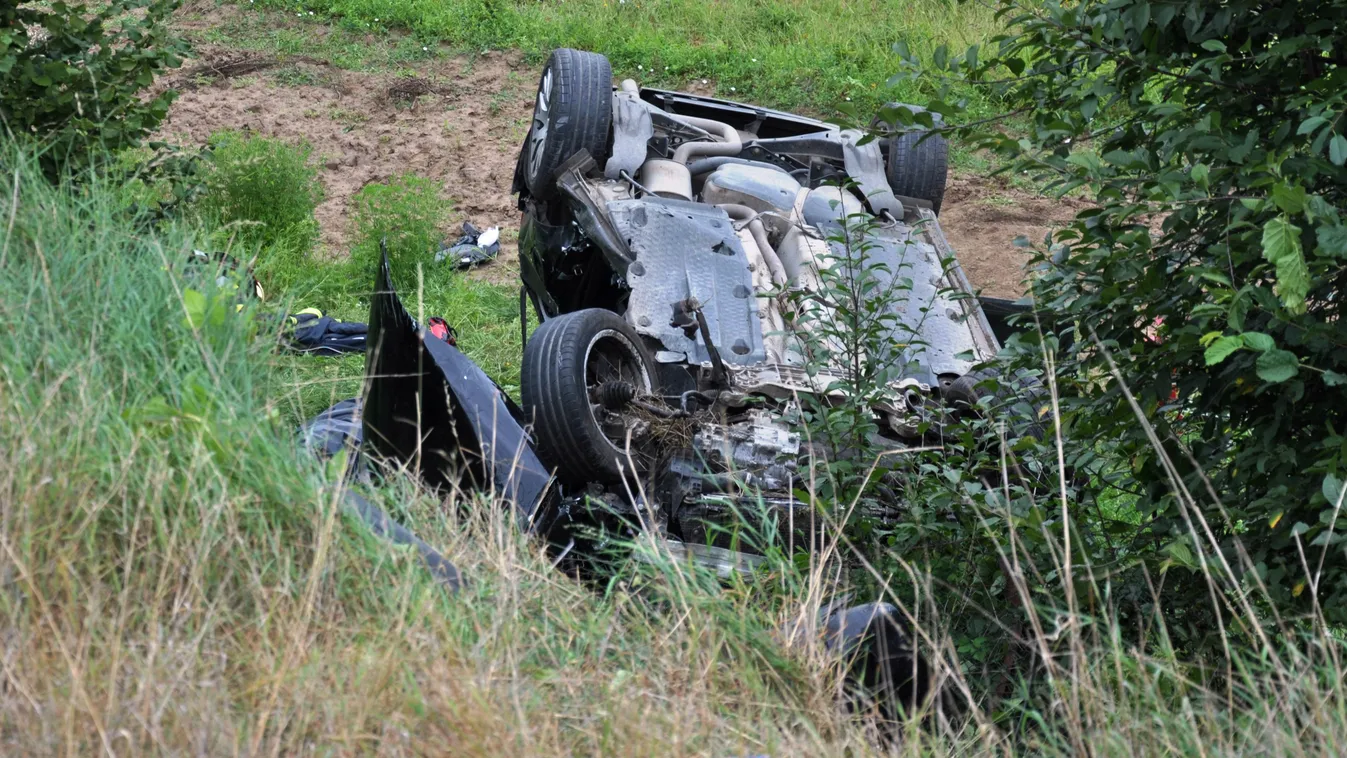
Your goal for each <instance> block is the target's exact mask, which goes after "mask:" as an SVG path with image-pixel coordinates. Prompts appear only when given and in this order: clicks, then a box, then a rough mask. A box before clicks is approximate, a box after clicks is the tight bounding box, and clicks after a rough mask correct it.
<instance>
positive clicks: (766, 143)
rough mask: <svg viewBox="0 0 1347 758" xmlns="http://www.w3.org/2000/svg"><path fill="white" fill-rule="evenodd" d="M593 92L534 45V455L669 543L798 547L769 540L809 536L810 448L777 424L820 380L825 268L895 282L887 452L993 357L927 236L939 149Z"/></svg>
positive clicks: (888, 343)
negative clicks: (763, 541)
mask: <svg viewBox="0 0 1347 758" xmlns="http://www.w3.org/2000/svg"><path fill="white" fill-rule="evenodd" d="M611 81H612V73H611V69H610V67H609V63H608V61H607V60H606V59H605V58H604V57H603V56H601V55H596V54H593V53H586V52H580V51H576V50H566V49H563V50H557V51H555V52H554V53H553V54H552V56H551V58H550V59H549V61H548V63H547V66H546V68H545V69H544V71H543V74H542V77H541V81H540V84H539V88H538V95H537V101H536V104H535V108H534V114H533V121H532V125H531V127H530V131H529V134H528V137H527V138H526V140H525V144H524V145H523V147H522V149H521V151H520V155H519V160H518V163H517V167H516V172H515V179H514V187H513V189H514V191H515V192H517V193H518V194H519V198H520V208H521V210H522V211H523V220H522V224H521V228H520V240H519V247H520V250H519V257H520V275H521V280H522V285H523V286H522V291H521V308H522V301H523V300H527V301H528V302H529V303H531V305H532V307H533V309H534V311H535V313H536V316H537V318H538V319H539V321H540V322H541V325H540V326H539V327H538V329H537V330H536V331H535V332H534V333H533V334H532V335H531V336H530V337H529V338H528V339H527V343H526V347H525V351H524V357H523V368H522V387H521V390H522V400H523V403H522V409H523V412H524V417H525V419H526V420H527V421H528V423H529V424H530V425H531V429H532V439H533V441H534V442H535V444H536V451H537V453H538V455H539V457H540V459H541V460H542V461H543V463H544V464H545V465H546V466H547V467H548V468H549V469H550V470H551V471H553V472H554V473H555V475H556V479H557V482H558V484H559V487H560V488H561V491H562V492H563V493H566V495H567V496H570V497H579V496H582V495H583V496H584V497H586V498H587V499H588V500H589V501H591V502H593V501H597V500H601V501H604V502H605V503H606V504H607V507H608V508H610V509H611V510H613V511H616V512H622V511H623V510H626V511H628V512H630V513H631V515H632V516H633V518H640V517H642V514H640V513H637V512H636V511H637V510H638V509H639V510H643V511H648V512H653V513H654V514H656V516H655V522H656V523H655V524H653V525H652V524H648V523H646V522H648V520H649V519H648V518H647V519H645V520H644V521H642V523H646V526H647V528H649V527H651V526H653V527H654V528H658V529H660V530H662V531H664V533H665V534H666V536H667V537H668V538H669V539H670V540H672V541H674V542H676V543H679V544H681V545H682V546H683V549H688V550H692V551H700V552H703V553H705V552H707V548H708V547H714V546H717V545H719V546H720V547H724V546H725V545H726V544H728V543H730V542H734V544H736V545H737V544H740V542H739V541H738V540H734V539H731V538H730V536H729V535H730V534H731V533H732V530H733V526H734V525H735V524H739V523H742V521H743V519H744V515H745V514H749V513H753V514H759V515H758V518H759V520H760V521H762V522H764V523H760V524H753V525H750V526H751V527H752V531H755V532H756V533H758V534H759V535H768V538H770V539H775V538H777V537H780V538H782V539H783V540H786V541H789V542H791V543H792V544H795V545H808V544H812V542H813V541H814V539H815V535H811V534H807V533H803V532H802V531H801V529H800V528H799V527H792V528H791V530H790V531H789V532H788V533H781V532H780V530H779V529H778V528H777V526H776V525H781V524H794V525H799V524H807V523H812V520H811V519H808V518H805V517H800V518H796V517H795V516H796V515H797V514H795V513H792V511H797V510H798V509H800V508H805V507H807V506H806V505H805V504H802V503H801V502H800V501H799V500H798V499H797V498H795V497H793V495H792V492H793V491H794V490H796V489H798V481H797V477H798V474H799V472H800V470H801V466H800V463H801V461H802V460H803V459H804V458H805V457H807V456H811V455H824V456H827V455H830V454H832V451H827V450H821V449H819V448H818V446H817V445H815V444H812V443H811V441H809V440H804V439H802V438H801V435H800V434H799V433H798V432H797V431H796V429H794V428H793V427H792V425H791V424H790V423H789V421H788V419H789V418H791V416H792V410H793V406H795V404H796V403H798V402H799V399H800V398H801V397H802V396H818V395H819V394H821V393H825V392H827V391H829V388H830V387H832V386H833V385H834V382H833V379H835V378H837V376H838V375H839V374H840V372H842V371H843V367H835V366H829V365H827V364H826V362H825V363H824V365H819V362H818V359H817V357H816V356H810V355H808V353H809V351H808V350H807V349H806V348H805V346H806V343H808V342H809V340H808V339H807V337H808V335H807V334H805V332H807V331H808V330H809V329H811V328H813V326H814V325H815V324H817V323H818V321H819V319H820V318H828V317H829V314H820V313H819V312H818V311H817V309H816V308H814V307H813V306H810V305H809V304H808V302H809V296H810V295H811V293H813V292H815V291H817V290H819V289H820V288H821V287H822V286H823V284H822V283H823V281H824V279H825V278H826V276H825V273H824V272H825V271H826V270H827V269H829V268H830V267H837V266H849V265H862V266H865V267H866V268H867V269H868V270H869V272H870V273H869V275H870V276H871V278H872V279H874V280H875V282H876V285H877V289H879V290H887V289H889V288H890V285H892V284H894V280H895V279H901V280H902V283H903V288H902V289H903V296H902V297H901V298H896V299H894V301H893V302H891V303H888V304H886V305H885V307H887V308H889V309H891V310H892V314H891V318H890V319H889V321H888V322H887V323H889V324H890V327H889V328H890V330H891V332H892V333H891V335H889V337H888V339H885V340H883V343H884V344H883V346H882V347H881V348H880V349H881V350H883V351H886V352H885V354H884V355H881V356H878V357H879V358H881V359H883V360H886V361H891V362H892V363H893V364H894V365H895V366H902V367H903V371H902V375H901V376H900V377H899V378H897V379H896V380H894V381H893V382H892V384H891V390H892V391H891V392H890V393H888V397H886V398H885V400H884V401H883V402H881V403H877V404H876V406H875V408H874V412H875V414H876V416H877V418H879V419H880V420H881V421H882V423H881V424H880V427H881V429H882V430H883V434H884V436H885V438H886V443H889V444H891V445H892V446H895V447H901V446H904V445H911V444H914V443H919V442H920V441H921V437H922V435H923V434H925V433H927V432H928V431H929V428H930V423H929V419H930V418H931V410H930V409H931V407H932V405H933V404H940V403H956V402H957V403H965V404H967V403H971V402H973V401H975V399H976V395H977V392H978V389H977V386H976V384H977V381H978V379H979V378H980V374H977V373H975V372H974V368H975V367H976V366H978V365H980V364H983V363H985V362H987V361H989V360H990V359H992V358H993V357H994V356H995V355H996V353H997V351H998V350H999V343H998V341H997V336H996V334H995V333H994V332H993V330H992V327H991V324H990V323H989V322H988V320H987V317H986V315H985V314H984V313H983V311H982V309H981V308H980V307H979V302H978V300H977V299H976V298H975V297H974V293H973V291H972V288H971V286H970V285H969V283H968V281H967V280H966V278H965V277H964V275H963V273H962V271H961V269H960V268H959V266H958V263H957V261H956V260H955V259H954V257H953V253H952V251H951V250H950V247H949V245H948V243H947V242H946V240H945V238H944V236H943V234H942V232H941V229H940V225H939V222H938V218H937V214H938V211H939V208H940V205H941V201H942V199H943V194H944V187H945V176H946V145H945V142H944V140H943V139H942V138H941V137H940V136H939V135H938V134H930V135H925V134H923V133H921V132H918V131H908V132H903V133H899V134H897V135H895V136H891V137H888V138H886V139H878V140H876V139H867V138H866V135H865V134H864V133H862V132H860V131H856V130H844V129H841V128H838V127H836V126H833V125H830V124H827V123H824V122H821V121H816V120H813V119H809V118H805V117H801V116H797V115H792V114H788V113H782V112H778V111H773V110H768V109H764V108H759V107H756V106H752V105H744V104H741V103H734V102H728V101H724V100H715V99H710V98H704V97H699V96H694V95H688V94H682V93H676V92H668V91H664V90H657V89H650V88H644V89H643V88H640V87H638V86H637V85H636V83H635V82H632V81H630V80H628V81H624V82H622V84H621V86H620V87H618V88H617V89H616V90H614V89H613V88H612V86H611ZM858 225H863V226H864V230H863V231H864V235H865V241H864V245H863V247H864V250H865V254H864V257H863V259H857V258H856V257H855V249H856V248H857V247H860V245H857V244H855V237H856V235H857V231H856V228H857V226H858ZM801 295H803V297H801ZM802 303H803V304H804V305H803V306H802ZM923 420H926V421H928V423H926V424H923V423H921V422H922V421H923Z"/></svg>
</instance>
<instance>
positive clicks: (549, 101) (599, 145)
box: [524, 47, 613, 197]
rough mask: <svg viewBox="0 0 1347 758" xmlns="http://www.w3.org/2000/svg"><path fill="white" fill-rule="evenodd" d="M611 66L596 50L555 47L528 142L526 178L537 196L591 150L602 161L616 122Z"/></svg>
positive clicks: (543, 194) (547, 191)
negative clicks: (564, 168) (572, 161)
mask: <svg viewBox="0 0 1347 758" xmlns="http://www.w3.org/2000/svg"><path fill="white" fill-rule="evenodd" d="M612 111H613V68H612V66H611V65H609V63H608V59H607V58H605V57H604V56H602V55H599V54H597V53H586V52H582V51H580V50H572V49H570V48H564V47H563V48H560V49H558V50H554V51H552V56H551V57H550V58H548V59H547V65H546V66H545V67H544V68H543V75H542V79H541V80H540V81H539V82H538V96H537V98H536V99H535V100H534V103H533V122H532V124H531V125H530V126H529V133H528V137H527V138H526V140H525V142H524V182H525V183H526V184H527V185H528V188H529V192H531V193H532V194H533V195H534V196H535V197H546V196H547V195H548V194H550V193H551V191H552V183H553V181H554V180H555V179H556V171H557V169H558V168H559V167H560V166H561V164H563V163H565V162H566V161H567V160H569V159H570V158H571V157H572V156H574V155H575V154H576V153H578V152H580V151H581V150H588V151H589V154H590V155H592V156H593V157H594V160H596V161H598V162H599V164H600V165H603V162H604V160H605V159H606V158H607V152H608V132H609V130H610V128H611V126H612V120H613V112H612Z"/></svg>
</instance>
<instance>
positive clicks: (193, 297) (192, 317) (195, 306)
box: [182, 289, 206, 329]
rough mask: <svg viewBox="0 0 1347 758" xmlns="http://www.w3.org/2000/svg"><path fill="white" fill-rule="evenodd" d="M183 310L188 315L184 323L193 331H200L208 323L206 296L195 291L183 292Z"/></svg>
mask: <svg viewBox="0 0 1347 758" xmlns="http://www.w3.org/2000/svg"><path fill="white" fill-rule="evenodd" d="M182 309H183V311H185V312H186V313H187V318H186V319H184V321H185V322H186V323H187V326H189V327H191V328H192V329H200V328H201V327H202V326H204V325H205V323H206V296H205V295H203V294H201V293H200V292H197V291H196V290H194V289H187V290H183V293H182Z"/></svg>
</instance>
